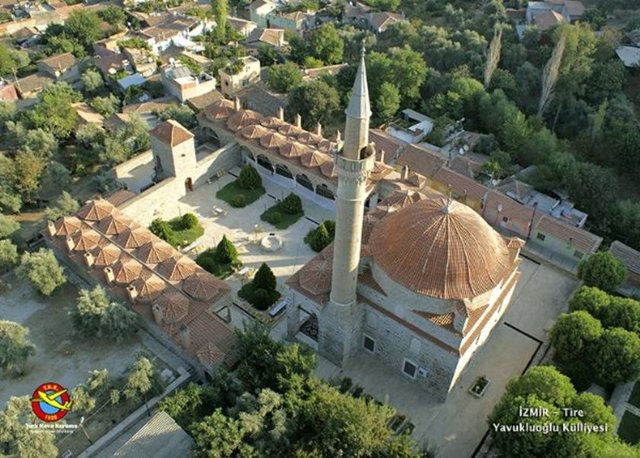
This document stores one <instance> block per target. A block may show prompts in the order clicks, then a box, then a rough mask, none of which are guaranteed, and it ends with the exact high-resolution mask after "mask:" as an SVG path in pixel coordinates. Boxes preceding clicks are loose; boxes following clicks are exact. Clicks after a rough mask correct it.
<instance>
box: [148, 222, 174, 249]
mask: <svg viewBox="0 0 640 458" xmlns="http://www.w3.org/2000/svg"><path fill="white" fill-rule="evenodd" d="M149 230H150V231H151V233H152V234H154V235H155V236H157V237H159V238H161V239H162V240H164V241H165V242H167V243H168V244H169V245H171V246H173V247H176V246H178V245H179V240H178V237H177V236H176V234H175V232H174V231H173V229H172V228H171V225H170V224H169V223H168V222H167V221H164V220H163V219H161V218H156V219H154V220H153V221H151V225H150V226H149Z"/></svg>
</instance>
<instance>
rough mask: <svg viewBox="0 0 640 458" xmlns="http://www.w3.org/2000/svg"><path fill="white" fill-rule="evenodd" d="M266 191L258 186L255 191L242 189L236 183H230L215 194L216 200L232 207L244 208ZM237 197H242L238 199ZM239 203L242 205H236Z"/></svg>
mask: <svg viewBox="0 0 640 458" xmlns="http://www.w3.org/2000/svg"><path fill="white" fill-rule="evenodd" d="M266 192H267V191H266V190H265V189H264V187H262V186H260V187H257V188H255V189H243V188H241V187H240V186H239V185H238V181H237V180H236V181H232V182H231V183H229V184H228V185H226V186H225V187H223V188H222V189H221V190H219V191H218V192H217V193H216V197H217V198H218V199H221V200H224V201H225V202H226V203H228V204H229V205H231V206H232V207H245V206H247V205H251V204H252V203H254V202H255V201H256V200H258V199H259V198H260V196H262V195H263V194H264V193H266ZM238 196H243V197H242V198H239V197H238ZM240 202H242V203H243V205H238V204H239V203H240Z"/></svg>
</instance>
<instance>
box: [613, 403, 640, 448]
mask: <svg viewBox="0 0 640 458" xmlns="http://www.w3.org/2000/svg"><path fill="white" fill-rule="evenodd" d="M618 436H620V439H622V440H623V441H625V442H627V443H629V444H631V445H635V444H637V443H638V442H640V417H639V416H637V415H634V414H632V413H631V412H629V411H627V412H625V413H624V415H623V416H622V421H621V422H620V427H619V428H618Z"/></svg>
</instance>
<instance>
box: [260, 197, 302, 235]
mask: <svg viewBox="0 0 640 458" xmlns="http://www.w3.org/2000/svg"><path fill="white" fill-rule="evenodd" d="M303 216H304V212H299V213H294V214H289V213H287V212H285V210H284V208H283V206H282V202H279V203H277V204H275V205H274V206H273V207H269V208H267V211H265V212H264V213H263V214H262V215H260V219H261V220H262V221H266V222H267V223H270V224H272V225H274V226H275V227H276V228H277V229H286V228H288V227H289V226H291V225H292V224H294V223H295V222H296V221H298V220H299V219H300V218H302V217H303Z"/></svg>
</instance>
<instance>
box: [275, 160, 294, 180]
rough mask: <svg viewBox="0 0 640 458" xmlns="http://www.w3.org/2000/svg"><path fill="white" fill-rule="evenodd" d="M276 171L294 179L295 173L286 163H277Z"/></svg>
mask: <svg viewBox="0 0 640 458" xmlns="http://www.w3.org/2000/svg"><path fill="white" fill-rule="evenodd" d="M276 173H277V174H278V175H281V176H283V177H286V178H290V179H293V173H291V170H289V167H287V166H286V165H285V164H276Z"/></svg>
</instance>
